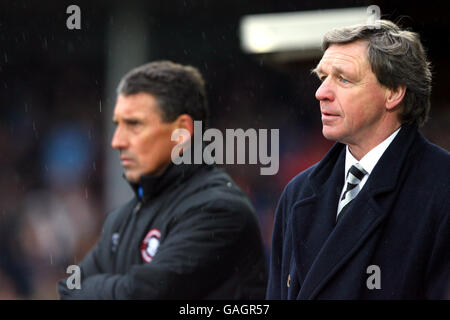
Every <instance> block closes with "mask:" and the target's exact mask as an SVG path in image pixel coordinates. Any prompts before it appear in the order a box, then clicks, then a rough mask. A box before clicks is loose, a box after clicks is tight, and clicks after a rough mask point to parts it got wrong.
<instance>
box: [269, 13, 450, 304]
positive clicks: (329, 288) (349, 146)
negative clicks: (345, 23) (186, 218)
mask: <svg viewBox="0 0 450 320" xmlns="http://www.w3.org/2000/svg"><path fill="white" fill-rule="evenodd" d="M379 22H380V23H379V28H378V27H376V26H374V25H358V26H352V27H347V28H341V29H336V30H332V31H330V32H328V33H327V34H326V35H325V36H324V40H323V50H324V54H323V57H322V59H321V60H320V62H319V64H318V65H317V67H316V68H315V69H314V70H313V72H314V73H315V74H317V76H318V77H319V79H320V80H321V82H322V84H321V85H320V87H319V88H318V90H317V92H316V98H317V99H318V100H319V101H320V111H321V115H322V125H323V129H322V133H323V135H324V136H325V138H327V139H330V140H334V141H337V143H336V144H335V145H334V146H333V147H332V148H331V149H330V151H329V152H328V153H327V155H326V156H325V157H324V158H323V159H322V160H321V161H320V162H319V163H317V164H316V165H314V166H312V167H311V168H309V169H307V170H305V171H304V172H302V173H300V174H299V175H297V176H296V177H295V178H294V179H293V180H292V181H291V182H290V183H289V184H288V185H287V186H286V188H285V190H284V191H283V194H282V196H281V199H280V201H279V204H278V207H277V212H276V218H275V225H274V231H273V240H272V253H271V265H270V272H269V284H268V290H267V295H266V296H267V298H269V299H442V298H448V296H447V295H448V289H449V270H450V234H449V232H450V220H449V213H450V200H449V199H450V198H449V194H450V186H449V181H450V180H449V176H450V156H449V153H448V151H446V150H443V149H441V148H439V147H437V146H435V145H433V144H431V143H430V142H428V141H427V140H426V139H425V138H424V137H423V136H422V135H421V134H420V133H419V131H418V126H420V125H422V124H423V123H424V121H425V120H426V118H427V115H428V111H429V108H430V92H431V72H430V67H429V63H428V62H427V60H426V57H425V53H424V49H423V47H422V45H421V43H420V40H419V37H418V35H417V34H416V33H413V32H410V31H404V30H401V29H400V28H399V27H398V26H397V25H395V24H394V23H392V22H389V21H386V20H380V21H379Z"/></svg>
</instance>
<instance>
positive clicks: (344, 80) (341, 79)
mask: <svg viewBox="0 0 450 320" xmlns="http://www.w3.org/2000/svg"><path fill="white" fill-rule="evenodd" d="M339 81H341V82H342V83H347V82H349V81H348V80H347V79H345V78H344V77H342V76H340V77H339Z"/></svg>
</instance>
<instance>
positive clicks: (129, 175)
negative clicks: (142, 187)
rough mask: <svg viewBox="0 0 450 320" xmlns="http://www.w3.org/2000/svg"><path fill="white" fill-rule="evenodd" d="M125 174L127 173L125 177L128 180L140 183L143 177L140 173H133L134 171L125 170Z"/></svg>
mask: <svg viewBox="0 0 450 320" xmlns="http://www.w3.org/2000/svg"><path fill="white" fill-rule="evenodd" d="M124 175H125V179H127V181H128V182H130V183H138V182H139V179H140V178H141V176H140V175H137V174H135V173H134V174H133V173H132V172H127V171H125V172H124Z"/></svg>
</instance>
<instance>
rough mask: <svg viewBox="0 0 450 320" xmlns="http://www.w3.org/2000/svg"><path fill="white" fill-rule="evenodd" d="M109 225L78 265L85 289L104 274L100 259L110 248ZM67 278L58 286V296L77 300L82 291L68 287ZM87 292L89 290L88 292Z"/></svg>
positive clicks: (106, 222) (106, 223)
mask: <svg viewBox="0 0 450 320" xmlns="http://www.w3.org/2000/svg"><path fill="white" fill-rule="evenodd" d="M107 225H108V221H105V228H103V231H102V233H101V235H100V238H99V240H98V242H97V243H96V244H95V246H94V247H93V248H92V249H91V251H89V252H88V254H87V255H86V256H85V258H84V259H83V260H82V261H81V262H80V263H79V264H78V266H79V267H80V271H81V277H80V278H81V287H82V288H83V287H85V286H86V285H89V282H91V281H90V280H88V279H90V278H91V277H93V276H95V275H98V274H102V273H103V272H104V270H103V268H102V265H101V263H100V261H101V259H99V257H100V256H101V252H102V250H106V249H107V248H108V247H107V246H106V245H107V241H106V239H105V238H106V232H105V229H107V228H106V226H107ZM105 246H106V247H105ZM67 280H68V279H67V278H66V279H62V280H60V281H59V282H58V284H57V289H58V294H59V297H60V298H61V299H70V298H71V297H73V298H75V297H77V296H78V295H79V294H80V292H79V291H80V290H78V289H69V288H68V285H67ZM86 291H87V290H86Z"/></svg>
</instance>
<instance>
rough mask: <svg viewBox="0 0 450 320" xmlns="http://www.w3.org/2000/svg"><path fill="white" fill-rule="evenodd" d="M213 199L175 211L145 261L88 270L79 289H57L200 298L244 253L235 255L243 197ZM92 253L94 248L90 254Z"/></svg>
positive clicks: (93, 295) (86, 294) (90, 295)
mask: <svg viewBox="0 0 450 320" xmlns="http://www.w3.org/2000/svg"><path fill="white" fill-rule="evenodd" d="M218 199H220V200H215V201H214V202H213V201H211V202H208V203H204V204H202V205H200V206H196V207H191V208H190V209H189V210H188V211H186V212H184V213H183V214H182V215H177V217H178V218H176V219H174V220H173V221H172V225H171V227H170V230H169V232H168V233H167V235H166V237H165V238H164V239H163V241H162V242H161V245H160V246H159V248H158V251H157V253H156V255H155V256H154V258H153V260H152V261H151V262H149V263H143V264H137V265H134V266H132V267H131V268H130V269H129V271H128V272H127V273H126V274H107V273H98V274H95V275H91V276H89V277H87V278H86V279H85V280H84V281H83V282H82V288H81V290H69V291H67V290H66V291H63V294H66V293H67V294H66V295H65V296H64V297H63V298H68V299H170V298H173V297H177V299H178V298H180V299H183V298H184V299H188V298H192V297H197V298H201V297H203V296H204V295H205V294H206V292H208V291H209V290H210V289H211V288H214V287H216V286H217V285H218V284H219V283H220V282H221V281H223V279H224V278H226V277H228V276H229V273H230V272H232V271H233V268H234V265H235V262H236V260H237V259H241V258H244V257H239V256H238V253H239V252H241V251H240V250H238V248H239V246H246V244H245V243H243V241H242V239H243V236H244V235H245V232H246V231H247V230H246V228H247V225H248V223H249V221H248V219H249V215H250V214H252V212H251V210H250V208H249V207H247V206H246V205H245V204H244V203H243V202H240V201H230V199H228V200H227V199H226V198H220V197H219V198H218ZM94 257H95V253H93V254H92V258H90V259H92V261H95V258H94ZM86 265H89V266H94V265H95V263H91V262H89V263H88V262H86ZM89 270H91V269H89Z"/></svg>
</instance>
